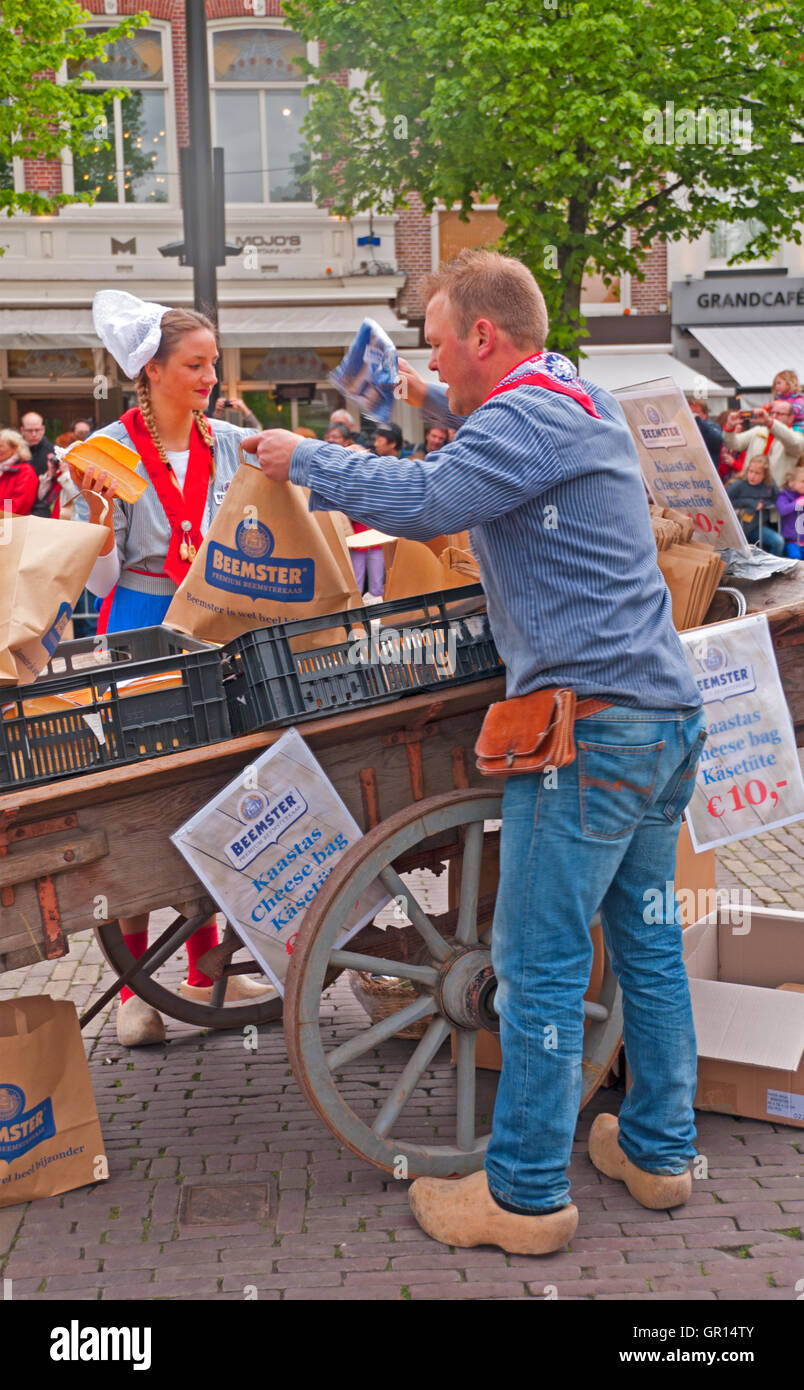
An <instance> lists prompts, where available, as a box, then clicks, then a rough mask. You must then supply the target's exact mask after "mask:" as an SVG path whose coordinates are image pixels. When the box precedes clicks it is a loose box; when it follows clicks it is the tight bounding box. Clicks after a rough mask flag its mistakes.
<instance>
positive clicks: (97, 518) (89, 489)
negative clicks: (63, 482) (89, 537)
mask: <svg viewBox="0 0 804 1390" xmlns="http://www.w3.org/2000/svg"><path fill="white" fill-rule="evenodd" d="M68 467H69V470H70V477H71V478H72V480H73V483H74V484H75V486H76V487H77V488H78V491H79V492H81V493H83V495H84V496H85V497H86V499H87V505H88V507H89V519H90V521H91V522H93V523H94V524H95V525H96V526H105V527H107V529H108V531H109V536H108V538H107V540H106V541H105V542H104V544H103V548H102V550H101V555H108V554H109V551H110V550H111V548H112V546H113V545H114V499H115V497H118V496H119V493H118V490H117V488H118V485H117V481H116V479H115V478H113V477H112V475H111V473H107V472H106V470H105V469H103V468H99V467H98V466H97V464H95V463H90V464H89V465H88V467H87V468H85V469H84V471H83V473H81V472H79V470H78V469H77V468H76V467H75V465H74V464H72V463H70V464H68ZM104 504H105V505H104Z"/></svg>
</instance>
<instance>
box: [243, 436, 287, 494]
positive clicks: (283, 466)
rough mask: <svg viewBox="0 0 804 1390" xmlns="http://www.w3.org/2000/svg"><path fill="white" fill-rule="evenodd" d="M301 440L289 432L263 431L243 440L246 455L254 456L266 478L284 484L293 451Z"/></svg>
mask: <svg viewBox="0 0 804 1390" xmlns="http://www.w3.org/2000/svg"><path fill="white" fill-rule="evenodd" d="M300 443H301V439H300V437H299V435H298V434H293V432H292V431H291V430H263V432H262V434H252V435H249V437H248V439H244V440H243V449H244V451H245V452H246V453H247V454H256V455H257V462H258V464H259V465H260V468H261V469H262V471H263V473H264V474H265V476H266V478H271V479H273V481H274V482H275V483H286V482H287V480H288V478H289V476H290V460H291V457H292V454H293V450H294V449H295V448H296V446H297V445H298V444H300Z"/></svg>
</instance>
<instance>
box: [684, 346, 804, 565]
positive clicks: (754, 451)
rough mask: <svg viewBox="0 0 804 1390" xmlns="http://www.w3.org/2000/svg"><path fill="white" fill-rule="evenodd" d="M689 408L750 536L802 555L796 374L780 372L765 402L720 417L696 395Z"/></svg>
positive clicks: (802, 466)
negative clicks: (712, 413)
mask: <svg viewBox="0 0 804 1390" xmlns="http://www.w3.org/2000/svg"><path fill="white" fill-rule="evenodd" d="M689 406H690V410H691V411H692V413H693V415H694V416H695V422H696V424H697V426H698V429H699V430H700V433H701V438H702V439H703V441H704V444H705V445H706V448H707V450H708V453H709V456H710V458H711V459H712V462H713V463H714V464H715V467H716V468H717V470H718V473H719V474H720V477H721V478H722V480H723V482H724V483H725V485H726V491H727V492H728V494H729V497H730V499H731V502H732V504H733V506H734V508H735V510H736V512H737V515H738V516H739V518H740V521H741V523H742V527H743V531H744V532H745V536H746V539H747V540H748V541H750V542H752V543H753V544H756V545H759V546H760V547H761V548H762V549H763V550H768V551H770V552H771V553H772V554H774V555H784V554H787V555H789V556H791V558H794V559H797V560H800V559H804V544H803V542H804V517H802V509H804V496H802V494H804V486H800V485H799V484H800V480H801V478H802V477H804V393H802V389H801V384H800V382H799V378H798V376H797V374H796V373H795V372H794V371H792V370H784V371H781V372H777V374H776V376H775V377H774V380H773V386H772V389H771V396H770V400H769V401H768V402H767V404H766V405H764V406H758V407H755V408H752V409H747V410H744V409H741V410H724V411H721V413H720V414H719V415H718V416H717V419H716V420H712V419H710V416H709V409H708V406H707V404H706V401H704V400H701V399H700V398H697V397H696V398H693V399H692V400H691V401H690V402H689Z"/></svg>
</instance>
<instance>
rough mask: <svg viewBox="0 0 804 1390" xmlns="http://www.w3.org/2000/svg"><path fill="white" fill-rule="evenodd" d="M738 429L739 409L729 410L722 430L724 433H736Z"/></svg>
mask: <svg viewBox="0 0 804 1390" xmlns="http://www.w3.org/2000/svg"><path fill="white" fill-rule="evenodd" d="M739 429H740V412H739V410H730V411H729V413H728V415H727V416H726V421H725V423H724V425H723V431H724V433H725V434H737V433H738V431H739Z"/></svg>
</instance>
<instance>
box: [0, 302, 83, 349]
mask: <svg viewBox="0 0 804 1390" xmlns="http://www.w3.org/2000/svg"><path fill="white" fill-rule="evenodd" d="M100 346H101V343H100V339H99V338H98V335H97V333H96V332H95V329H94V328H93V326H92V310H91V309H0V348H19V349H22V350H24V351H25V352H29V351H30V350H31V349H32V348H96V347H100Z"/></svg>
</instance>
